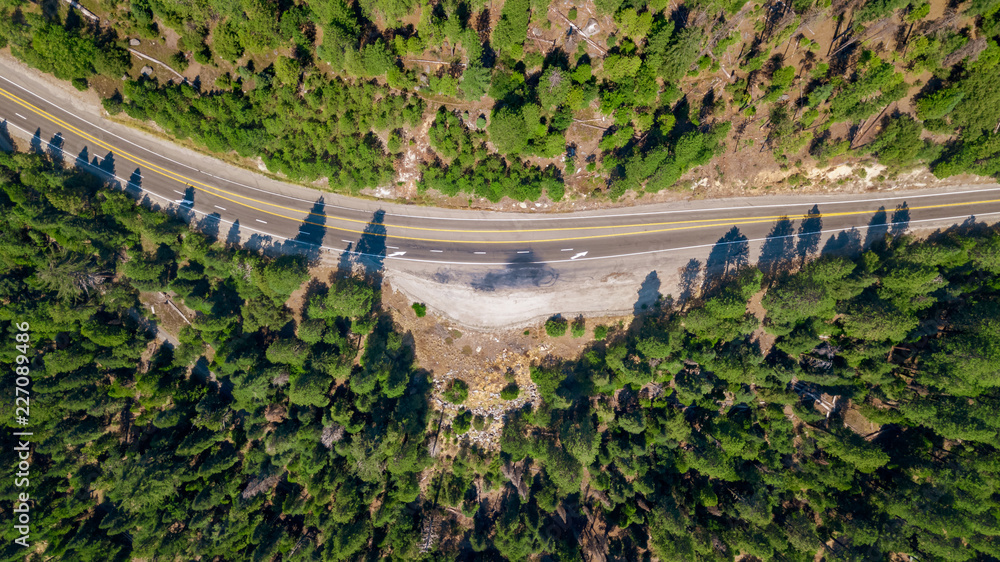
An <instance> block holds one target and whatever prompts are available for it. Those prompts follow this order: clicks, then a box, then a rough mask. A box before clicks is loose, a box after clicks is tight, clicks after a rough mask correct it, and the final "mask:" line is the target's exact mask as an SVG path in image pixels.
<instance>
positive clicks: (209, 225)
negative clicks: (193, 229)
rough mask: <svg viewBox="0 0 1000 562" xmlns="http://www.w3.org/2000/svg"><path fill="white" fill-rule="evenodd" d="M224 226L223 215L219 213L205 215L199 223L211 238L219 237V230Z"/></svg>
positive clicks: (204, 232)
mask: <svg viewBox="0 0 1000 562" xmlns="http://www.w3.org/2000/svg"><path fill="white" fill-rule="evenodd" d="M221 228H222V216H221V215H219V213H212V214H211V215H205V218H203V219H201V221H200V222H199V223H198V229H199V230H201V233H202V234H204V235H205V236H208V237H209V238H214V239H216V240H218V239H219V230H220V229H221Z"/></svg>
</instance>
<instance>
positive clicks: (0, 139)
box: [0, 119, 17, 152]
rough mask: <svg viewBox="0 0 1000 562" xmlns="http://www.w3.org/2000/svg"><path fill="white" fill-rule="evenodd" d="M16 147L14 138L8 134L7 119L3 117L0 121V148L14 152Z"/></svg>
mask: <svg viewBox="0 0 1000 562" xmlns="http://www.w3.org/2000/svg"><path fill="white" fill-rule="evenodd" d="M16 149H17V145H16V144H14V138H13V137H11V136H10V131H9V130H7V120H6V119H4V120H3V121H0V150H3V151H4V152H14V151H15V150H16Z"/></svg>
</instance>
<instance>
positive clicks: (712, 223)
mask: <svg viewBox="0 0 1000 562" xmlns="http://www.w3.org/2000/svg"><path fill="white" fill-rule="evenodd" d="M0 96H2V97H4V98H7V99H8V100H10V101H12V102H14V103H15V104H17V105H19V106H21V107H22V108H24V109H25V110H27V111H30V112H32V113H34V114H36V115H39V116H41V117H43V118H44V119H46V120H48V121H51V122H52V123H54V124H56V125H58V126H60V127H63V128H65V129H66V130H68V131H72V132H73V133H75V134H77V135H79V136H80V137H81V138H83V139H85V140H87V141H89V142H92V143H94V144H95V145H97V146H98V147H101V148H103V149H106V150H108V151H109V152H112V153H114V154H115V155H116V156H118V157H120V158H124V159H125V160H127V161H129V162H132V163H134V164H136V165H138V166H140V168H144V169H145V170H150V171H153V172H155V173H156V174H159V175H161V176H163V177H165V178H167V179H170V180H173V181H176V182H178V183H180V184H182V185H184V186H185V187H193V188H195V189H199V190H201V191H204V192H207V193H210V194H212V195H214V196H216V197H218V198H220V199H223V200H225V201H229V202H231V203H233V204H236V205H240V206H243V207H246V208H248V209H252V210H254V211H257V212H259V213H263V214H265V215H270V216H274V217H280V218H284V219H289V220H292V221H295V222H299V223H302V224H308V225H313V226H319V227H322V228H325V229H329V230H337V231H340V232H349V233H352V234H368V235H376V236H389V235H387V234H379V233H372V232H365V231H364V230H356V229H352V228H343V227H338V226H330V225H327V224H324V223H317V222H312V221H309V220H303V219H301V218H298V217H294V216H288V215H284V214H281V213H276V212H273V211H269V210H265V209H261V208H260V207H257V206H254V205H252V204H248V203H244V202H243V201H239V200H237V199H234V198H238V199H242V200H244V201H249V202H252V203H255V204H257V205H265V206H269V207H273V208H276V209H281V210H284V211H291V212H294V213H302V212H303V211H301V210H300V209H294V208H291V207H285V206H282V205H278V204H275V203H269V202H267V201H261V200H259V199H254V198H252V197H247V196H245V195H240V194H238V193H234V192H231V191H227V190H225V189H222V188H218V187H214V186H211V185H208V184H205V183H202V182H199V181H197V180H195V179H192V178H188V177H186V176H183V175H181V174H178V173H176V172H172V171H170V170H167V169H166V168H163V167H161V166H158V165H156V164H153V163H151V162H148V161H146V160H144V159H142V158H139V157H138V156H135V155H134V154H130V153H128V152H125V151H123V150H120V149H118V148H115V147H114V146H112V145H110V144H108V143H106V142H104V141H102V140H100V139H98V138H96V137H94V136H92V135H90V134H89V133H87V132H85V131H82V130H80V129H78V128H76V127H74V126H72V125H70V124H69V123H67V122H65V121H63V120H62V119H59V118H58V117H56V116H54V115H52V114H51V113H48V112H47V111H45V110H43V109H41V108H39V107H37V106H35V105H33V104H31V103H29V102H27V101H25V100H23V99H21V98H20V97H18V96H16V95H14V94H12V93H10V92H8V91H7V90H4V89H3V88H0ZM989 203H1000V199H992V200H985V201H971V202H964V203H942V204H939V205H924V206H918V207H910V208H909V210H911V211H912V210H923V209H939V208H945V207H959V206H966V205H983V204H989ZM875 212H878V211H877V210H876V211H872V210H866V211H845V212H840V213H820V214H814V215H813V214H807V215H802V217H803V218H829V217H843V216H853V215H870V214H872V213H875ZM329 218H331V219H333V220H337V221H343V222H352V223H358V224H360V225H364V226H366V227H367V226H372V225H377V226H382V227H385V228H389V227H391V228H394V229H395V228H399V229H404V230H417V231H427V232H447V233H458V234H515V233H534V232H569V231H580V230H608V229H624V228H629V229H634V228H642V229H652V230H640V231H635V232H613V233H608V234H596V235H586V236H568V237H562V238H541V239H533V240H461V239H459V240H454V239H438V238H420V237H413V236H399V235H395V234H393V235H391V237H392V238H396V239H399V240H413V241H419V242H438V243H447V244H456V243H457V244H524V243H546V242H570V241H577V240H593V239H600V238H613V237H620V236H638V235H646V234H658V233H665V232H675V231H679V230H692V229H698V228H712V227H716V226H720V225H727V226H728V225H746V224H762V223H770V222H773V221H776V220H781V219H787V218H788V215H770V216H762V217H730V218H719V219H700V220H684V221H670V222H652V223H639V224H626V225H604V226H574V227H564V228H535V229H507V230H464V229H447V228H429V227H419V226H402V225H389V224H379V223H372V222H370V221H365V220H359V219H351V218H346V217H336V216H332V217H329ZM585 218H598V219H599V218H600V217H599V216H598V217H581V220H584V219H585ZM514 220H516V219H514ZM678 225H683V226H678ZM658 227H670V228H658Z"/></svg>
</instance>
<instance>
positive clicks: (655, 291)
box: [632, 270, 660, 316]
mask: <svg viewBox="0 0 1000 562" xmlns="http://www.w3.org/2000/svg"><path fill="white" fill-rule="evenodd" d="M659 300H660V276H659V275H657V273H656V270H653V271H650V272H649V275H647V276H646V278H645V279H644V280H643V281H642V285H639V297H638V298H637V299H636V301H635V305H633V307H632V313H633V314H634V315H636V316H639V315H641V314H646V313H647V311H649V309H650V308H651V307H654V306H656V303H657V302H658V301H659Z"/></svg>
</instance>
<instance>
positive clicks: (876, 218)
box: [861, 207, 889, 249]
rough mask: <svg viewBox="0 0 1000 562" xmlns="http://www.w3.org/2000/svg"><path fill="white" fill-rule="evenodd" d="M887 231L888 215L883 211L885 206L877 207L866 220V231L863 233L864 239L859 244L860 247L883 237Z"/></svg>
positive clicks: (869, 244) (864, 246) (865, 246)
mask: <svg viewBox="0 0 1000 562" xmlns="http://www.w3.org/2000/svg"><path fill="white" fill-rule="evenodd" d="M888 233H889V215H888V214H886V212H885V207H879V208H878V210H877V211H875V214H874V215H872V218H871V220H869V221H868V231H867V232H866V233H865V241H864V243H863V244H862V245H861V247H862V249H863V248H867V247H869V246H871V245H872V244H874V243H875V242H878V241H881V240H884V239H885V235H886V234H888Z"/></svg>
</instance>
